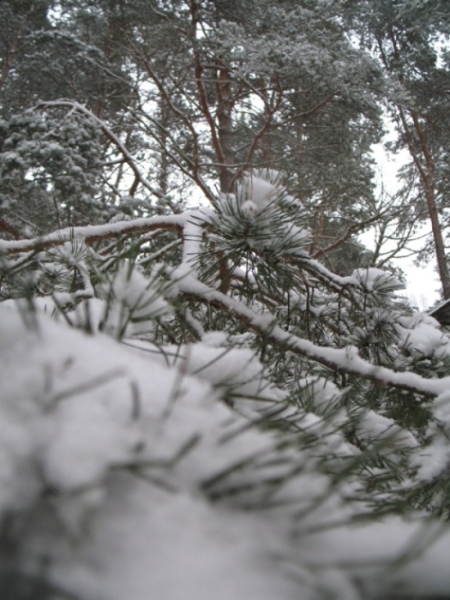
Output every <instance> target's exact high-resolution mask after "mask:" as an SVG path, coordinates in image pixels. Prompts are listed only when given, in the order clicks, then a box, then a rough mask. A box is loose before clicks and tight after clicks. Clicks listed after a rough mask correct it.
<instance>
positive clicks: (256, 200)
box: [0, 173, 450, 600]
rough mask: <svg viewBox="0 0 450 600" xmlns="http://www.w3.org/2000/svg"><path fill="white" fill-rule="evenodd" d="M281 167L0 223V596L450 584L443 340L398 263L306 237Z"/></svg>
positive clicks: (383, 589) (260, 593) (195, 594)
mask: <svg viewBox="0 0 450 600" xmlns="http://www.w3.org/2000/svg"><path fill="white" fill-rule="evenodd" d="M273 175H274V174H273V173H266V174H264V173H252V174H248V175H247V179H244V183H243V184H242V186H241V188H238V190H237V193H236V195H233V196H231V195H229V196H223V197H221V198H220V201H219V202H218V203H217V207H216V209H215V210H210V209H208V210H206V209H202V210H197V211H190V212H186V213H185V214H182V215H178V216H176V217H173V218H168V217H167V218H165V217H150V218H147V219H137V220H135V221H124V222H114V223H110V224H105V225H100V226H97V227H95V226H91V227H80V228H72V229H68V230H61V231H60V232H56V233H55V234H51V235H49V236H43V237H41V238H37V239H36V240H34V241H33V240H24V241H22V242H21V241H9V242H8V241H2V242H1V244H0V249H1V251H2V257H1V260H2V269H3V273H4V280H3V281H4V283H3V285H2V294H3V303H2V305H0V327H1V333H0V358H1V360H0V365H1V367H0V369H1V372H0V398H1V400H0V418H1V421H2V423H3V424H4V425H3V429H4V435H3V436H2V438H1V440H0V444H1V456H2V458H1V463H0V490H1V493H0V514H1V519H2V520H1V523H2V540H4V541H2V545H1V546H0V555H1V564H2V567H1V569H0V591H1V592H2V593H3V595H5V594H7V595H8V594H9V596H8V597H11V598H15V597H16V596H17V597H19V594H20V593H22V592H21V591H20V590H26V589H31V588H32V587H33V586H35V585H40V586H41V587H42V589H45V590H47V592H46V593H48V594H53V595H55V594H57V595H59V596H60V597H62V598H74V597H75V598H81V599H82V600H90V599H92V598H98V599H100V600H102V599H105V600H115V599H117V600H123V598H124V597H127V598H129V599H130V600H141V599H142V600H147V599H148V598H149V597H161V598H167V599H168V600H169V599H170V600H177V599H178V598H180V599H181V598H183V599H185V598H186V599H191V598H192V599H194V598H195V599H202V598H204V599H205V600H206V599H207V598H211V597H212V596H214V597H217V598H223V599H224V600H228V599H229V598H233V597H238V598H255V600H256V599H257V598H258V600H262V599H266V598H267V600H275V599H277V600H281V599H284V598H286V599H288V598H292V599H294V598H299V597H301V598H305V599H306V600H308V599H309V598H311V600H315V599H324V600H325V599H326V598H336V599H339V600H341V599H342V600H348V599H349V598H355V599H358V598H360V599H362V600H365V599H366V598H386V597H395V594H403V595H405V597H408V594H413V593H417V592H418V591H419V593H427V594H437V595H439V594H445V593H446V592H447V590H448V589H449V588H450V579H449V578H448V572H447V570H446V568H445V561H446V558H445V557H446V556H448V552H449V551H450V536H449V535H448V534H447V533H446V530H445V528H443V524H442V520H443V519H444V518H446V517H448V514H449V511H450V491H449V489H448V477H447V473H448V465H449V464H450V446H449V443H448V436H449V435H450V430H449V423H450V418H449V409H448V406H449V398H448V392H447V390H448V386H449V378H448V376H447V373H448V369H447V367H448V364H449V353H450V339H449V338H448V336H447V335H446V334H444V333H443V332H441V331H440V330H439V329H438V326H437V323H436V322H435V321H434V320H433V319H431V318H429V317H425V316H423V315H419V314H413V313H411V311H410V310H409V309H408V308H407V306H406V305H405V303H404V302H403V301H402V299H401V297H399V296H398V295H397V294H398V289H399V287H400V284H399V282H398V281H397V280H396V279H395V278H394V277H393V276H392V275H390V274H389V273H387V272H384V271H381V270H379V269H369V270H363V269H358V270H356V271H355V272H354V273H353V274H351V275H348V276H346V277H340V276H338V275H335V274H333V273H332V272H331V271H329V270H328V269H326V268H325V267H324V266H323V265H322V264H321V263H319V262H318V261H316V260H314V259H311V258H310V256H309V254H308V252H307V243H308V240H309V234H308V231H307V229H306V228H305V226H304V223H303V221H304V217H303V216H302V209H301V205H299V204H297V203H295V202H294V201H293V199H292V198H290V197H288V199H287V200H288V201H287V202H286V201H285V200H286V193H285V192H284V190H283V188H282V185H281V183H280V182H279V181H278V180H274V179H273ZM264 177H266V178H264ZM271 177H272V179H271ZM248 203H252V204H253V205H254V206H255V207H256V208H255V210H254V211H253V212H252V213H251V214H249V212H248V211H247V210H245V206H246V204H247V205H248ZM302 223H303V224H302ZM179 237H180V240H179V239H178V238H179ZM180 245H181V251H180ZM446 365H447V366H446ZM399 371H401V372H399ZM433 398H435V399H434V400H433ZM368 540H370V543H368ZM229 572H232V573H233V577H228V576H227V575H226V574H227V573H229ZM14 594H15V595H16V596H14Z"/></svg>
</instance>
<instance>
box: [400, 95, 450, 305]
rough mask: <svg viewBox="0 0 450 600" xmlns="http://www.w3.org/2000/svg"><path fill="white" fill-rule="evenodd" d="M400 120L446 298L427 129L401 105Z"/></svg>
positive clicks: (448, 282)
mask: <svg viewBox="0 0 450 600" xmlns="http://www.w3.org/2000/svg"><path fill="white" fill-rule="evenodd" d="M398 110H399V114H400V120H401V123H402V126H403V130H404V132H405V135H406V140H407V143H408V149H409V153H410V154H411V157H412V159H413V161H414V164H415V166H416V168H417V170H418V172H419V175H420V179H421V181H422V186H423V189H424V193H425V201H426V205H427V210H428V216H429V218H430V221H431V230H432V233H433V243H434V251H435V255H436V262H437V266H438V271H439V278H440V280H441V285H442V293H443V296H444V299H445V300H447V299H448V298H450V273H449V269H448V264H447V258H446V253H445V245H444V237H443V235H442V227H441V224H440V222H439V214H438V209H437V205H436V191H435V179H434V160H433V155H432V151H431V149H430V147H429V145H428V141H427V134H426V131H425V129H424V127H423V125H422V123H421V122H420V118H419V115H418V113H417V112H416V111H413V110H411V111H409V115H410V117H411V120H412V126H411V125H409V124H408V121H407V119H406V115H405V112H404V110H403V109H402V108H400V107H399V109H398ZM411 127H412V129H413V131H414V133H415V136H416V137H417V140H418V141H419V144H420V153H419V151H418V150H417V147H416V145H415V144H414V140H413V133H412V131H411Z"/></svg>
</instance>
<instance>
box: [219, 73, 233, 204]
mask: <svg viewBox="0 0 450 600" xmlns="http://www.w3.org/2000/svg"><path fill="white" fill-rule="evenodd" d="M217 67H218V74H217V100H218V106H217V123H218V138H219V143H220V147H221V148H222V156H223V159H222V160H223V163H222V166H221V167H220V173H219V180H220V189H221V191H222V192H225V193H231V192H232V191H233V164H234V151H233V136H234V133H233V119H232V110H233V106H234V100H233V92H232V87H231V77H230V72H229V70H228V69H227V68H226V67H225V66H224V65H223V64H220V62H218V65H217Z"/></svg>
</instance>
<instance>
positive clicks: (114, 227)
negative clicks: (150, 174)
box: [0, 213, 190, 254]
mask: <svg viewBox="0 0 450 600" xmlns="http://www.w3.org/2000/svg"><path fill="white" fill-rule="evenodd" d="M189 214H190V213H184V214H182V215H170V216H155V217H141V218H139V219H133V220H131V221H120V222H117V223H106V224H104V225H86V226H84V227H66V228H65V229H59V230H58V231H53V232H52V233H49V234H47V235H43V236H41V237H38V238H33V239H30V240H17V241H7V240H0V252H4V253H5V254H20V253H21V252H29V251H30V250H45V249H47V248H53V247H54V246H60V245H62V244H64V243H65V242H68V241H70V240H73V239H75V238H83V239H84V241H85V242H86V243H87V244H93V243H94V242H99V241H101V240H106V239H109V238H113V237H116V236H119V235H133V234H136V233H147V232H149V231H156V230H158V229H166V230H172V231H178V232H181V231H182V230H183V227H184V226H185V224H186V221H187V218H188V216H189Z"/></svg>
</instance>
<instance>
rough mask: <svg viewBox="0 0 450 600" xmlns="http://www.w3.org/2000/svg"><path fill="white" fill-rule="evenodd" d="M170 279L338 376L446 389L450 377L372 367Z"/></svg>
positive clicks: (195, 285) (199, 286)
mask: <svg viewBox="0 0 450 600" xmlns="http://www.w3.org/2000/svg"><path fill="white" fill-rule="evenodd" d="M174 277H175V278H176V279H178V286H179V289H180V291H181V292H182V293H185V294H186V295H188V296H191V297H195V298H196V299H197V300H200V301H201V302H205V303H207V304H210V305H212V306H215V307H217V308H220V309H223V310H225V311H227V312H229V313H231V314H233V315H235V316H236V317H237V318H238V319H239V320H240V321H241V322H243V323H245V324H246V325H247V326H248V327H249V328H250V329H252V330H253V331H255V332H256V333H259V334H263V335H264V337H265V339H267V340H269V341H270V342H271V343H273V344H274V345H276V346H278V347H283V348H285V349H286V350H289V351H291V352H294V353H295V354H298V355H300V356H303V357H305V358H308V359H311V360H313V361H315V362H317V363H319V364H321V365H323V366H325V367H328V368H330V369H332V370H333V371H336V372H339V373H345V374H350V375H356V376H359V377H362V378H364V379H368V380H370V381H374V382H376V383H378V384H380V385H382V386H392V387H395V388H397V389H400V390H405V391H408V392H413V393H416V394H421V395H423V396H428V397H434V396H438V395H439V394H441V393H442V392H444V391H446V390H448V388H449V386H450V377H444V378H442V379H426V378H424V377H421V376H420V375H417V374H415V373H406V372H403V373H401V372H397V371H393V370H392V369H388V368H387V367H381V366H377V365H373V364H371V363H370V362H368V361H366V360H364V359H362V358H361V357H360V356H359V354H358V351H357V349H356V348H355V347H354V346H349V347H347V348H329V347H323V346H318V345H316V344H314V343H313V342H310V341H309V340H306V339H302V338H299V337H297V336H295V335H292V334H290V333H288V332H286V331H285V330H284V329H282V328H281V327H280V326H279V325H277V324H276V322H275V319H274V317H273V316H272V315H271V314H265V315H258V314H256V313H254V312H253V311H252V310H251V309H250V308H248V307H247V306H244V305H243V304H242V303H241V302H239V301H237V300H235V299H234V298H230V297H229V296H226V295H225V294H222V293H221V292H219V291H217V290H214V289H212V288H210V287H208V286H207V285H205V284H203V283H201V282H200V281H198V280H197V279H195V278H194V277H192V276H191V275H190V274H188V273H186V272H183V271H181V270H177V271H175V272H174Z"/></svg>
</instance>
